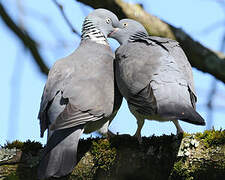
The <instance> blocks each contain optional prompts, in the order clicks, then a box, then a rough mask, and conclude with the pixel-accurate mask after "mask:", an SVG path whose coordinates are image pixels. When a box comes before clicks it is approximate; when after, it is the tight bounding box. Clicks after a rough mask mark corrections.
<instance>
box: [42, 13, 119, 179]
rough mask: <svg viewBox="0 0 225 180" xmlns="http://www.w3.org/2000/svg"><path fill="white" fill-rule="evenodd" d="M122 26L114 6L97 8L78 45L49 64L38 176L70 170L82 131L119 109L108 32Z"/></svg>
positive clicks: (97, 125) (93, 127)
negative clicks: (45, 142) (109, 9)
mask: <svg viewBox="0 0 225 180" xmlns="http://www.w3.org/2000/svg"><path fill="white" fill-rule="evenodd" d="M119 26H120V23H119V20H118V18H117V16H116V15H115V14H113V13H112V12H110V11H108V10H106V9H96V10H94V11H93V12H92V13H90V14H89V15H88V16H87V17H86V18H85V20H84V23H83V29H82V38H81V43H80V45H79V47H78V48H77V49H76V50H75V51H74V52H73V53H72V54H71V55H69V56H67V57H65V58H63V59H61V60H58V61H56V63H55V64H54V66H53V67H52V68H51V70H50V72H49V75H48V79H47V82H46V85H45V88H44V92H43V95H42V99H41V106H40V111H39V115H38V118H39V119H40V128H41V137H43V134H44V131H45V130H46V129H48V141H47V145H46V147H45V148H44V150H43V153H42V156H41V161H40V163H39V167H38V178H39V179H45V178H49V177H61V176H65V175H67V174H69V173H70V172H71V171H72V170H73V168H74V166H75V165H76V163H77V146H78V141H79V139H80V136H81V135H82V133H83V132H84V133H91V132H93V131H96V130H98V129H100V128H101V127H102V126H103V125H104V124H105V123H107V121H111V120H112V119H113V117H114V116H115V115H116V113H117V111H118V109H119V107H120V105H121V102H122V96H121V95H120V93H119V91H118V89H117V87H116V84H114V69H113V60H114V54H113V53H112V51H111V49H110V47H109V44H108V42H107V39H106V38H107V36H108V35H109V34H110V33H111V32H113V31H114V30H115V28H117V27H119Z"/></svg>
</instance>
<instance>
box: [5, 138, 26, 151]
mask: <svg viewBox="0 0 225 180" xmlns="http://www.w3.org/2000/svg"><path fill="white" fill-rule="evenodd" d="M22 147H23V142H21V141H19V140H15V141H13V142H9V141H6V144H5V145H4V148H8V149H13V148H16V149H22Z"/></svg>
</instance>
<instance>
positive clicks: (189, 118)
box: [158, 104, 205, 126]
mask: <svg viewBox="0 0 225 180" xmlns="http://www.w3.org/2000/svg"><path fill="white" fill-rule="evenodd" d="M158 113H159V114H160V115H161V116H162V117H164V118H167V119H170V120H173V119H179V120H182V121H185V122H188V123H192V124H196V125H202V126H204V125H205V120H204V119H203V118H202V117H201V115H200V114H199V113H198V112H196V111H195V109H194V108H193V107H191V106H182V105H179V104H177V105H168V106H166V105H164V106H162V107H160V109H159V112H158Z"/></svg>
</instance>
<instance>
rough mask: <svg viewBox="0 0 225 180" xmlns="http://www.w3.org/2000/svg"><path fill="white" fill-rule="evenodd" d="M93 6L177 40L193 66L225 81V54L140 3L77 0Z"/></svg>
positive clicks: (155, 34)
mask: <svg viewBox="0 0 225 180" xmlns="http://www.w3.org/2000/svg"><path fill="white" fill-rule="evenodd" d="M76 1H79V2H82V3H84V4H86V5H89V6H91V7H93V8H106V9H109V10H111V11H112V12H114V13H115V14H116V15H117V16H118V17H119V18H120V19H122V18H125V17H126V18H131V19H135V20H137V21H139V22H141V23H142V24H143V25H144V26H145V28H146V30H147V31H148V33H149V34H151V35H153V36H161V37H167V38H171V39H175V40H177V41H178V42H179V43H180V45H181V47H182V48H183V50H184V51H185V53H186V55H187V57H188V60H189V62H190V63H191V65H192V66H193V67H196V68H197V69H199V70H201V71H203V72H208V73H210V74H212V75H213V76H214V77H216V78H217V79H219V80H221V81H223V82H224V83H225V71H224V69H225V56H224V55H223V54H222V53H217V52H214V51H212V50H210V49H208V48H206V47H204V46H203V45H201V44H200V43H199V42H197V41H195V40H193V39H192V38H191V37H190V36H189V35H188V34H187V33H185V32H184V31H183V30H182V29H180V28H176V27H174V26H172V25H170V24H168V23H166V22H164V21H162V20H160V19H159V18H157V17H155V16H153V15H151V14H149V13H147V12H146V11H144V10H143V8H142V7H141V6H140V5H138V4H130V3H126V2H123V1H122V0H98V1H89V0H76Z"/></svg>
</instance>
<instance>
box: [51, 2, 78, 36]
mask: <svg viewBox="0 0 225 180" xmlns="http://www.w3.org/2000/svg"><path fill="white" fill-rule="evenodd" d="M53 2H54V4H55V5H56V6H57V7H58V8H59V11H60V13H61V14H62V16H63V18H64V20H65V21H66V23H67V25H68V26H69V27H70V29H71V30H72V32H73V33H75V34H77V35H78V36H80V37H81V34H80V33H79V32H78V31H76V30H75V28H74V27H73V25H72V23H70V21H69V19H68V18H67V16H66V14H65V12H64V9H63V6H62V5H61V4H59V3H58V2H57V1H56V0H53Z"/></svg>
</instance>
